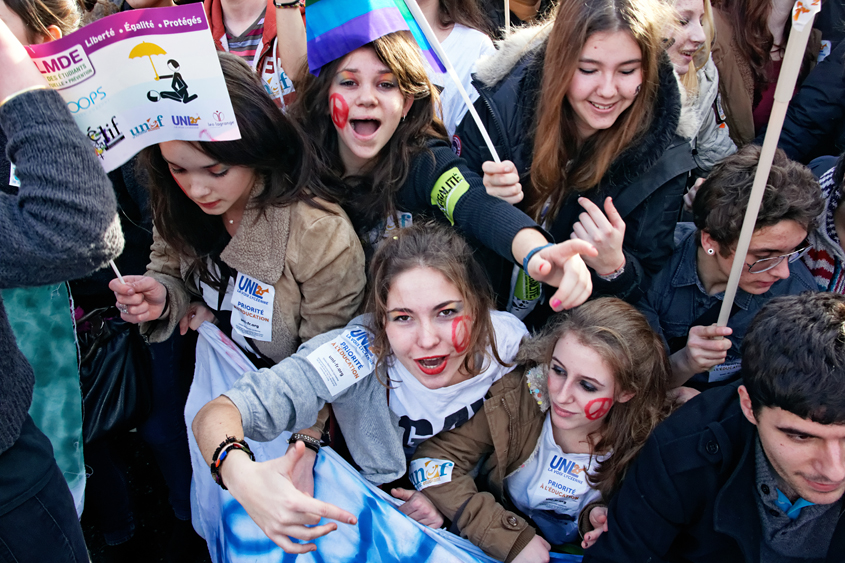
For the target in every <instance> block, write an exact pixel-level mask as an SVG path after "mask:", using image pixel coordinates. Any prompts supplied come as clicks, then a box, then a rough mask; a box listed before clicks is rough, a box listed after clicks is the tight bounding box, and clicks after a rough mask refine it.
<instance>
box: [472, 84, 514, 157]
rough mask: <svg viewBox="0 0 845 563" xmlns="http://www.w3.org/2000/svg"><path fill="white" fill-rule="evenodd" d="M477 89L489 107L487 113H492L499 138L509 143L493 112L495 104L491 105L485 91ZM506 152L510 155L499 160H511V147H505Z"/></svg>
mask: <svg viewBox="0 0 845 563" xmlns="http://www.w3.org/2000/svg"><path fill="white" fill-rule="evenodd" d="M475 89H476V91H478V95H479V96H481V99H483V100H484V105H486V106H487V111H489V112H490V117H492V118H493V123H495V125H496V132H497V133H499V138H500V139H502V142H503V143H507V139H508V137H507V135H505V132H504V130H503V129H502V124H501V123H500V120H499V117H498V116H497V115H496V112H494V111H493V104H491V103H490V99H489V98H488V97H487V94H486V92H484V91H483V90H479V89H478V87H477V86H476V88H475ZM505 150H506V151H507V153H508V154H506V155H501V154H500V155H499V158H500V159H501V160H511V155H510V147H509V146H507V145H505ZM491 156H492V155H491Z"/></svg>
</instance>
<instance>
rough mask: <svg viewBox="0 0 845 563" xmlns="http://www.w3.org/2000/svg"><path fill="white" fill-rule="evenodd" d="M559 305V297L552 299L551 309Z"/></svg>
mask: <svg viewBox="0 0 845 563" xmlns="http://www.w3.org/2000/svg"><path fill="white" fill-rule="evenodd" d="M558 307H560V299H552V309H557V308H558Z"/></svg>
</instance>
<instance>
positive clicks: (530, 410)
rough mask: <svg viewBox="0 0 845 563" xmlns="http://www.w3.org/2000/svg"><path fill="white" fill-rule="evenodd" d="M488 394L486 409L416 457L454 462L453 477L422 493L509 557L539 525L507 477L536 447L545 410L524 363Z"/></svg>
mask: <svg viewBox="0 0 845 563" xmlns="http://www.w3.org/2000/svg"><path fill="white" fill-rule="evenodd" d="M486 399H487V400H486V401H485V402H484V409H483V410H482V411H481V412H479V413H477V414H476V415H475V416H473V417H472V418H471V419H469V421H467V422H466V423H465V424H463V425H462V426H459V427H458V428H456V429H454V430H450V431H449V432H441V433H440V434H438V435H437V436H435V437H433V438H430V439H428V440H426V441H425V442H423V443H422V444H420V446H419V448H417V451H416V453H415V454H414V459H418V458H421V457H427V458H433V459H445V460H449V461H452V462H454V464H455V466H454V467H453V469H452V480H451V481H450V482H449V483H444V484H442V485H434V486H431V487H427V488H425V489H423V493H424V494H425V495H426V496H427V497H428V498H429V499H431V501H432V502H433V503H434V505H435V506H436V507H437V508H438V509H439V510H440V512H442V513H443V515H444V516H446V518H449V519H450V520H452V522H453V524H454V525H455V526H456V527H457V528H458V530H459V531H460V535H461V537H463V538H466V539H468V540H469V541H471V542H472V543H474V544H475V545H477V546H478V547H480V548H481V549H483V550H484V551H485V552H486V553H487V554H489V555H490V556H492V557H494V558H496V559H499V560H502V561H505V562H506V563H508V562H510V561H513V559H514V557H516V556H517V555H518V554H519V552H520V551H522V549H523V548H524V547H525V546H526V545H528V542H530V541H531V539H532V538H533V537H534V536H535V535H536V531H535V530H534V528H532V527H531V526H530V525H529V524H528V522H526V521H525V519H524V518H523V517H522V516H520V515H519V514H518V513H516V512H515V509H514V507H513V505H511V504H510V503H509V502H508V501H507V500H506V498H505V495H504V481H505V477H506V476H508V475H510V474H511V473H513V472H514V471H516V470H517V469H519V467H520V466H521V465H522V464H523V463H525V462H526V461H527V460H528V458H529V457H530V456H531V454H532V453H534V450H535V448H536V446H537V441H538V440H539V439H540V435H541V433H542V430H543V421H544V420H545V414H544V413H543V412H542V411H541V410H540V407H539V406H538V405H537V402H536V401H535V400H534V398H533V397H532V395H531V392H530V390H529V388H528V384H527V382H526V379H525V372H524V370H523V368H517V369H515V370H514V371H512V372H510V373H509V374H507V375H506V376H504V377H503V378H502V379H500V380H499V381H497V382H496V383H494V384H493V385H492V386H491V387H490V391H488V392H487V397H486ZM485 458H486V459H485ZM482 459H484V461H483V463H482V465H481V467H480V469H479V472H478V477H477V478H476V479H477V480H478V481H479V482H481V483H486V490H487V491H488V492H479V490H478V487H477V486H476V481H475V479H473V477H472V474H473V472H474V471H473V470H474V469H475V468H476V466H478V462H479V461H480V460H482Z"/></svg>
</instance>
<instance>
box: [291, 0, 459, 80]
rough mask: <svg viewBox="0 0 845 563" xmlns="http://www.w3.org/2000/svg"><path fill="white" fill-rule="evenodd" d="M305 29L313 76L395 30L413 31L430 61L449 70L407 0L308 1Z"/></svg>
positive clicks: (436, 67) (433, 64) (432, 64)
mask: <svg viewBox="0 0 845 563" xmlns="http://www.w3.org/2000/svg"><path fill="white" fill-rule="evenodd" d="M305 28H306V37H307V39H308V69H309V70H310V71H311V74H314V75H319V74H320V68H322V67H323V65H325V64H327V63H330V62H332V61H333V60H335V59H338V58H340V57H343V56H344V55H346V54H348V53H350V52H352V51H354V50H355V49H357V48H358V47H361V46H363V45H366V44H367V43H370V42H372V41H374V40H375V39H378V38H379V37H382V36H383V35H387V34H388V33H393V32H394V31H410V32H411V34H412V35H413V36H414V39H416V40H417V43H418V44H419V46H420V49H421V50H422V53H423V55H424V56H425V58H426V59H427V60H428V62H429V64H431V66H432V67H433V68H435V69H439V70H440V71H441V72H446V67H445V66H444V65H443V63H442V62H441V61H440V59H439V58H438V57H437V54H436V53H435V52H434V49H432V47H431V44H430V43H429V42H428V40H427V39H426V37H425V35H424V34H423V32H422V29H420V26H419V25H418V24H417V22H416V20H414V16H413V14H411V11H410V10H409V9H408V7H407V6H406V5H405V0H306V2H305Z"/></svg>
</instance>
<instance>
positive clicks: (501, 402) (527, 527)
mask: <svg viewBox="0 0 845 563" xmlns="http://www.w3.org/2000/svg"><path fill="white" fill-rule="evenodd" d="M517 361H518V362H520V363H521V364H524V365H523V366H521V367H520V368H519V369H515V370H513V371H512V372H510V373H509V374H507V375H506V376H505V377H503V378H502V379H501V380H499V381H497V382H496V383H494V384H493V386H492V387H490V391H489V392H488V394H487V396H486V397H485V402H484V406H483V407H482V409H481V412H479V413H478V414H476V416H474V417H473V418H472V419H471V420H470V421H469V422H467V423H466V424H464V425H463V426H461V427H459V428H456V429H454V430H451V431H449V432H443V433H441V434H438V435H437V436H435V437H434V438H432V439H431V440H427V441H425V442H423V443H422V444H421V445H420V447H419V448H418V449H417V452H416V454H415V455H414V459H413V461H412V462H411V469H410V471H411V474H412V481H413V483H414V485H415V486H416V487H417V489H419V490H421V491H422V492H423V494H424V495H425V496H426V497H428V498H429V499H430V500H431V501H433V503H434V505H435V506H436V507H437V508H438V509H439V510H441V511H442V512H443V514H444V515H445V516H447V517H448V518H450V519H451V520H452V528H451V529H452V530H456V531H457V532H456V533H459V534H460V535H461V537H464V538H467V539H469V540H470V541H472V542H474V543H476V545H478V546H479V547H480V548H481V549H483V550H484V551H485V552H486V553H487V554H488V555H490V556H492V557H493V558H495V559H497V560H501V561H505V562H507V563H511V562H513V563H533V562H537V561H548V560H549V550H550V548H551V546H552V545H561V544H565V543H573V542H580V540H581V537H580V536H579V531H580V532H581V534H583V539H584V541H583V543H582V546H583V547H588V546H589V545H591V544H592V543H594V542H595V540H596V539H597V538H598V536H599V535H601V533H602V531H603V529H604V523H605V517H606V513H607V511H606V508H604V506H603V505H604V504H605V503H606V502H607V501H608V500H609V497H610V495H611V494H612V493H613V492H614V491H615V490H616V488H617V487H618V486H619V484H620V483H621V480H622V478H623V476H624V474H625V470H626V468H627V466H628V464H629V463H630V462H631V461H632V460H633V459H634V458H635V457H636V455H637V453H638V452H639V450H640V448H641V447H642V446H643V444H644V443H645V440H646V438H648V435H649V434H650V433H651V431H652V430H653V429H654V427H655V426H657V424H658V423H659V422H660V421H661V420H662V419H663V418H664V417H665V416H666V415H667V414H668V412H669V409H670V402H669V401H668V400H667V397H666V391H667V382H668V372H669V365H668V361H667V358H666V353H665V352H664V350H663V343H662V342H661V340H660V338H659V337H658V336H657V335H656V334H655V333H654V331H653V330H651V328H650V327H649V325H648V322H647V321H646V319H645V318H644V317H643V315H642V314H640V313H639V312H638V311H637V310H636V309H634V308H633V307H632V306H631V305H628V304H627V303H625V302H623V301H621V300H619V299H614V298H601V299H596V300H594V301H590V302H589V303H586V304H584V305H582V306H580V307H577V308H575V309H573V310H572V311H569V312H567V313H562V314H561V315H559V316H558V317H556V318H555V320H554V321H552V323H550V326H549V327H547V330H546V331H545V332H544V334H542V335H540V336H539V337H537V338H535V339H532V340H531V341H526V342H524V343H523V345H522V347H521V348H520V351H519V355H518V358H517ZM436 465H439V466H441V467H447V468H449V469H447V470H446V471H441V472H436V473H435V472H431V471H425V470H426V469H427V468H430V467H432V466H436ZM420 470H422V471H420ZM432 473H433V474H434V475H435V477H433V478H432V477H431V475H432Z"/></svg>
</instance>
